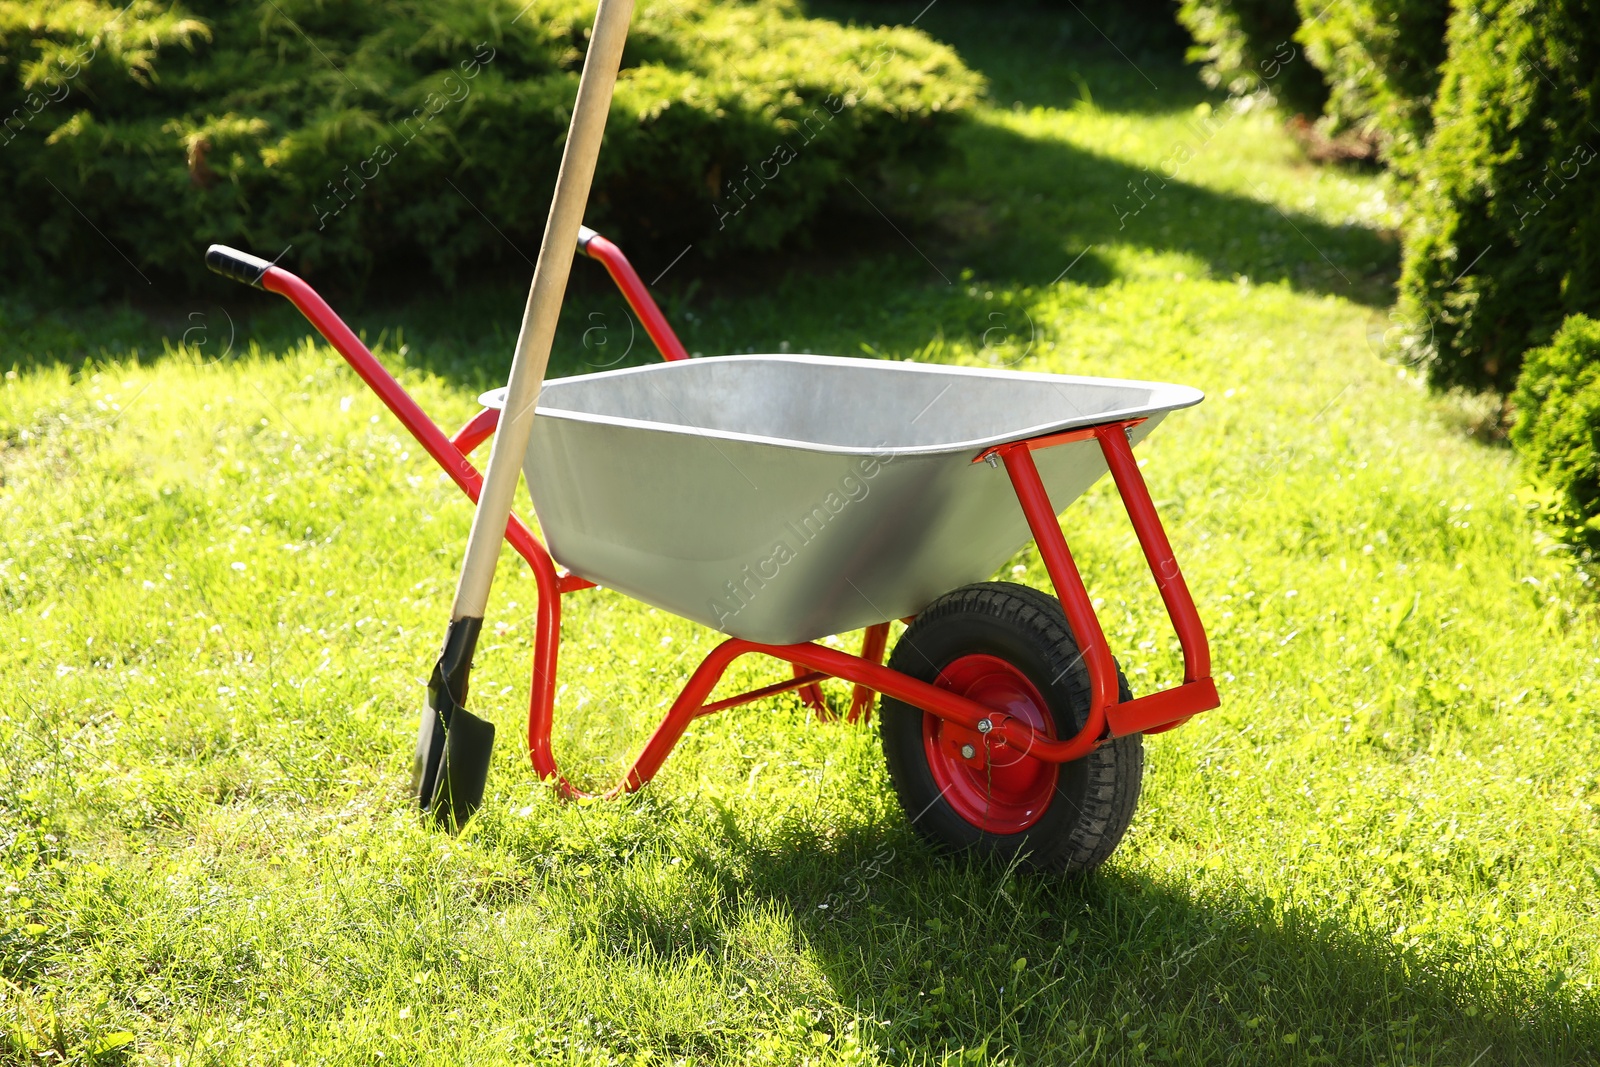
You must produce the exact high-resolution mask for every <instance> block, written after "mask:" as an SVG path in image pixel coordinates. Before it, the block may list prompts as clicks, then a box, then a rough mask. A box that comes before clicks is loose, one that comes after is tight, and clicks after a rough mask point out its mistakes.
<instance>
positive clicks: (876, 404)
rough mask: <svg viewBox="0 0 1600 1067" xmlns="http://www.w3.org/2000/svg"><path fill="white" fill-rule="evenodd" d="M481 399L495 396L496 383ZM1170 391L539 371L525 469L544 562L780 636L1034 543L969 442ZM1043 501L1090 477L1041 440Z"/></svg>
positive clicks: (1084, 449)
mask: <svg viewBox="0 0 1600 1067" xmlns="http://www.w3.org/2000/svg"><path fill="white" fill-rule="evenodd" d="M502 392H503V390H502V391H497V393H494V394H490V395H488V396H486V397H485V398H484V402H485V404H486V405H488V406H491V407H497V406H499V399H500V396H499V394H500V393H502ZM1200 399H1201V394H1200V393H1199V392H1198V391H1196V390H1194V389H1190V388H1187V387H1185V386H1178V385H1164V384H1160V383H1156V382H1139V381H1122V380H1116V379H1106V378H1082V377H1066V376H1062V375H1051V374H1021V373H1014V372H1005V371H994V370H981V369H970V368H963V367H945V366H935V365H928V364H917V363H896V362H889V361H879V360H863V359H840V358H836V357H829V356H811V355H749V356H721V357H714V358H702V359H695V360H682V361H674V362H670V363H664V364H658V365H655V366H650V367H635V368H629V369H625V370H613V371H604V372H601V373H598V374H587V375H583V376H580V377H572V378H563V379H557V380H554V381H551V382H550V383H549V384H548V385H546V386H545V388H544V391H543V393H542V394H541V396H540V401H539V408H538V415H537V418H535V420H534V436H533V440H532V442H531V444H530V445H529V448H528V456H527V460H526V466H525V471H526V474H527V479H528V485H529V487H530V490H531V492H532V494H533V503H534V508H535V510H536V511H537V513H538V516H539V525H540V527H541V529H542V530H543V532H544V535H545V539H546V541H547V543H548V544H549V546H550V551H551V554H552V555H554V556H555V558H556V560H557V561H558V562H560V563H561V564H563V565H564V566H566V567H569V568H571V569H572V570H573V571H575V572H576V573H578V574H581V575H583V576H584V577H585V578H588V579H590V580H592V581H595V582H598V583H600V584H603V585H605V586H607V587H608V588H612V589H616V590H618V591H620V592H623V593H626V594H628V595H629V596H632V597H635V598H636V599H639V600H642V601H644V602H645V603H647V604H653V605H654V606H656V607H658V608H662V609H664V610H666V611H670V612H672V613H674V614H677V615H682V616H684V617H685V618H688V619H693V620H694V621H695V622H699V623H703V624H705V625H707V626H710V627H712V628H713V629H717V630H721V631H722V632H723V633H726V634H729V635H730V636H733V637H741V638H745V639H747V640H750V641H759V642H764V643H767V644H778V645H782V644H795V643H798V642H801V641H811V640H814V639H816V638H818V637H825V636H827V635H829V634H835V633H843V632H844V631H847V630H855V629H859V628H861V627H864V626H870V625H873V624H876V623H883V622H888V621H890V620H891V619H899V618H905V617H907V616H911V615H915V614H917V613H918V612H919V611H921V610H922V609H923V608H924V607H926V606H927V605H928V604H930V603H932V602H933V600H934V599H935V598H936V597H938V596H939V595H940V594H943V593H947V592H949V591H950V590H952V589H956V588H958V587H960V586H963V585H967V584H969V583H971V582H977V581H982V580H983V579H985V578H988V577H989V576H990V575H991V574H993V573H994V572H995V570H996V569H997V568H999V567H1000V566H1001V565H1002V564H1003V563H1005V561H1006V560H1007V559H1009V558H1011V556H1012V555H1014V554H1015V553H1016V551H1017V550H1018V549H1019V548H1021V547H1022V546H1023V545H1024V544H1026V543H1027V542H1028V540H1029V539H1030V536H1031V535H1030V533H1029V530H1028V523H1027V519H1026V518H1025V517H1024V515H1023V514H1022V512H1021V511H1020V510H1019V509H1018V508H1017V507H1016V504H1015V494H1014V492H1013V490H1012V487H1011V483H1010V481H1009V480H1008V479H1007V477H1006V475H1005V472H1004V471H1003V470H1002V469H1000V464H999V463H998V461H997V462H995V463H994V464H993V465H991V464H989V463H976V464H975V463H974V462H973V458H974V457H975V456H977V455H978V454H979V453H981V452H983V451H984V450H985V449H987V448H992V447H994V446H998V445H1003V444H1006V443H1008V442H1012V441H1020V440H1025V439H1027V438H1032V437H1039V436H1042V435H1048V434H1054V433H1059V432H1062V431H1066V430H1070V429H1073V428H1076V427H1084V426H1092V425H1095V424H1097V423H1104V422H1109V421H1126V422H1132V421H1135V420H1143V421H1141V422H1139V423H1138V424H1137V425H1136V426H1135V427H1134V428H1133V429H1132V437H1131V440H1132V441H1133V442H1135V443H1136V442H1137V441H1139V440H1141V439H1143V437H1144V436H1145V435H1146V434H1148V433H1149V432H1150V431H1151V430H1152V429H1154V428H1155V426H1156V424H1157V423H1158V422H1160V420H1161V418H1162V417H1163V416H1164V415H1165V414H1166V413H1167V412H1168V411H1171V410H1173V409H1175V408H1181V407H1186V406H1188V405H1191V404H1195V403H1198V402H1199V401H1200ZM1037 464H1038V468H1039V474H1040V476H1041V477H1042V478H1043V480H1044V485H1045V488H1046V490H1047V491H1048V493H1049V496H1050V500H1051V502H1052V503H1053V505H1054V506H1055V508H1056V509H1057V510H1060V509H1062V508H1065V507H1066V506H1067V505H1068V504H1070V503H1071V502H1072V501H1073V500H1075V499H1077V497H1078V496H1079V495H1080V494H1082V493H1083V492H1084V490H1086V489H1088V488H1089V487H1090V486H1091V485H1093V484H1094V483H1095V482H1096V481H1098V480H1099V479H1100V477H1101V476H1102V475H1104V474H1105V473H1106V463H1105V459H1104V457H1103V456H1102V455H1101V451H1100V449H1099V448H1098V447H1097V446H1096V445H1095V443H1094V442H1093V441H1092V440H1081V441H1077V442H1072V443H1067V444H1064V445H1062V446H1061V447H1060V448H1054V449H1051V450H1049V451H1047V452H1041V453H1040V454H1039V456H1038V457H1037Z"/></svg>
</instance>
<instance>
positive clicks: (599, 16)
mask: <svg viewBox="0 0 1600 1067" xmlns="http://www.w3.org/2000/svg"><path fill="white" fill-rule="evenodd" d="M632 15H633V0H600V7H599V10H598V11H596V12H595V18H594V32H593V33H592V34H591V35H590V38H589V53H588V55H587V56H586V57H585V58H584V61H583V73H582V75H581V76H580V77H579V79H578V100H577V104H576V106H575V107H574V108H573V111H572V126H571V129H569V130H568V132H567V144H566V148H565V150H564V151H563V152H562V154H561V171H560V173H559V175H558V176H557V177H556V192H555V198H554V200H552V201H551V204H550V217H549V219H548V220H547V221H546V222H545V229H544V242H543V243H542V244H541V245H540V246H539V262H538V264H537V265H536V266H535V267H534V270H533V285H532V287H531V288H530V289H529V290H528V304H527V307H526V308H524V309H523V312H522V329H521V331H520V332H519V333H518V335H517V350H516V354H515V356H514V357H513V358H512V361H511V377H510V380H509V381H508V382H507V387H506V400H505V409H504V411H503V413H502V414H501V416H500V425H499V428H498V429H497V431H496V432H495V435H494V444H493V446H492V447H491V449H490V452H489V468H488V470H487V472H486V473H485V474H484V479H483V491H482V493H481V494H480V495H479V497H478V510H477V513H476V514H475V515H474V516H473V519H472V532H471V534H470V535H468V537H467V554H466V558H465V559H464V560H463V561H462V564H461V578H460V580H459V581H458V582H457V584H456V595H455V600H454V601H453V602H452V603H451V606H450V626H449V628H448V629H447V630H446V631H445V638H444V648H443V649H442V650H441V651H440V653H439V661H438V662H437V663H436V664H434V668H433V673H432V675H431V676H430V677H429V679H428V698H427V703H426V704H425V705H424V707H423V709H422V724H421V730H420V732H419V734H418V736H417V752H416V759H415V760H414V761H413V763H412V773H411V788H412V792H413V795H414V796H415V797H416V799H417V803H418V805H419V806H420V807H421V809H422V811H423V812H424V813H425V814H426V815H427V816H429V817H431V818H432V819H433V820H435V821H436V822H437V823H438V824H439V825H441V826H443V827H445V828H447V829H449V830H451V831H452V832H453V831H456V830H459V829H460V828H461V827H462V826H463V825H465V823H466V821H467V819H468V818H470V817H471V816H472V813H473V812H475V811H477V810H478V808H479V807H481V806H482V805H483V790H484V785H485V783H486V782H487V781H488V777H489V755H490V753H491V751H492V750H493V747H494V724H493V723H490V722H487V721H485V720H483V719H480V718H479V717H478V716H476V715H474V714H472V713H471V712H469V711H468V710H467V709H466V703H467V682H468V678H469V676H470V675H471V673H472V656H473V652H474V651H475V650H476V648H477V645H478V634H479V632H480V631H481V630H482V629H483V614H484V608H485V606H486V605H487V604H488V601H489V587H490V586H491V585H492V584H493V582H494V569H495V564H496V563H497V562H498V561H499V558H500V542H501V539H502V538H503V537H504V536H505V529H506V519H507V518H508V517H509V516H510V514H511V500H512V497H513V495H514V494H515V493H516V489H517V478H518V476H519V475H520V473H521V470H522V461H523V457H524V454H525V453H526V452H527V449H528V435H529V433H530V432H531V431H532V429H533V413H534V407H535V406H536V405H537V404H538V402H539V388H540V386H541V385H542V384H543V382H544V373H545V368H546V367H547V366H548V364H549V362H550V345H551V342H552V341H553V339H554V337H555V332H556V320H557V319H558V318H559V317H560V314H561V301H562V298H563V297H564V296H565V295H566V291H567V275H568V274H569V273H570V271H571V270H572V259H573V256H574V254H575V253H576V250H577V244H578V229H579V227H580V226H581V225H582V223H583V211H584V206H585V205H586V204H587V202H588V199H589V186H590V184H591V182H592V181H593V179H594V168H595V161H596V159H597V158H598V157H599V154H600V140H601V137H602V135H603V134H604V133H605V126H606V114H607V112H608V111H609V110H610V108H611V93H612V90H613V88H614V87H615V86H616V81H617V68H618V66H619V65H620V63H621V61H622V46H623V43H624V42H625V41H626V40H627V36H628V22H629V19H630V18H631V17H632Z"/></svg>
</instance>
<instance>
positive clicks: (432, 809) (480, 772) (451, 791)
mask: <svg viewBox="0 0 1600 1067" xmlns="http://www.w3.org/2000/svg"><path fill="white" fill-rule="evenodd" d="M493 752H494V723H492V722H485V721H484V720H482V719H480V718H478V717H477V716H476V715H474V714H472V713H471V712H470V711H467V710H466V709H464V708H457V709H456V713H455V714H454V715H453V716H451V719H450V728H449V729H448V730H446V731H445V736H444V757H443V759H441V760H440V763H439V773H438V776H437V778H436V780H435V783H434V788H433V800H432V803H431V804H430V805H429V813H430V814H431V815H432V817H433V820H434V821H435V822H436V823H438V824H439V825H440V826H441V827H443V828H444V829H447V830H449V831H450V832H451V833H456V832H457V831H459V830H460V829H461V828H462V827H463V826H465V825H466V824H467V820H468V819H470V818H472V815H473V813H474V812H476V811H477V810H478V809H479V808H481V807H483V789H484V785H485V784H486V783H487V782H488V780H489V757H490V755H491V754H492V753H493Z"/></svg>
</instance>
